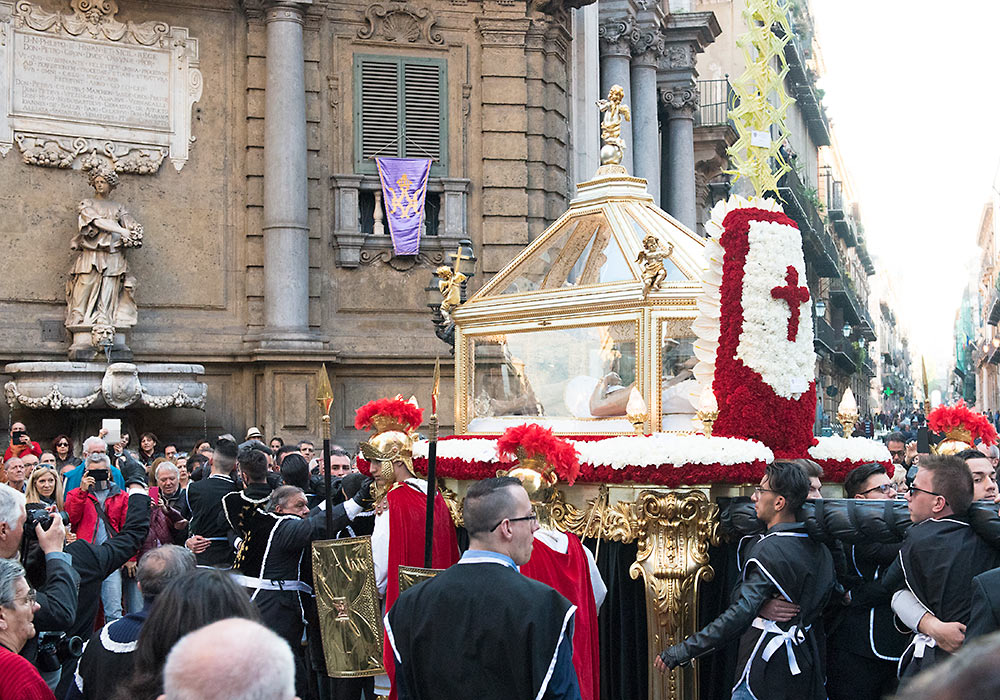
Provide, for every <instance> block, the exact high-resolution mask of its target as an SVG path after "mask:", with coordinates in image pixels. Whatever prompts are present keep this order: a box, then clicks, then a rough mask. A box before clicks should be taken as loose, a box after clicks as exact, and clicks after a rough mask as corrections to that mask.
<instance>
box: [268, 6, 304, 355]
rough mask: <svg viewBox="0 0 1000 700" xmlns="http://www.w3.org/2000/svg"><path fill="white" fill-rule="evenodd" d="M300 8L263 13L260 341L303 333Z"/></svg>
mask: <svg viewBox="0 0 1000 700" xmlns="http://www.w3.org/2000/svg"><path fill="white" fill-rule="evenodd" d="M303 13H304V7H303V4H301V3H291V2H278V3H274V4H269V5H267V6H266V14H265V23H266V26H267V30H266V31H267V57H266V67H267V68H266V69H267V78H266V87H265V90H266V92H265V105H264V224H263V234H264V340H265V342H266V341H268V340H271V341H279V342H282V341H284V343H283V344H287V341H297V340H298V341H301V340H306V339H307V338H306V337H305V336H307V335H308V333H309V219H308V204H307V201H308V200H307V188H306V184H307V179H306V88H305V64H304V49H303V38H302V28H303Z"/></svg>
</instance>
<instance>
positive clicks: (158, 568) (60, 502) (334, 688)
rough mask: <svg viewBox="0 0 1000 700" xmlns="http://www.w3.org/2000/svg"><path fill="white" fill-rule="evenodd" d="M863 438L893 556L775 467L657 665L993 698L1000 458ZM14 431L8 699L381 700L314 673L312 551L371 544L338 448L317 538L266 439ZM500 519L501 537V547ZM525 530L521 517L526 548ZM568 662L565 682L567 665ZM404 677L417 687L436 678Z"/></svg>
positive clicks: (509, 545)
mask: <svg viewBox="0 0 1000 700" xmlns="http://www.w3.org/2000/svg"><path fill="white" fill-rule="evenodd" d="M875 420H876V421H877V422H878V425H879V426H880V428H882V429H884V430H885V435H884V438H883V439H884V440H885V441H886V444H887V446H888V448H889V451H890V454H891V458H892V462H893V467H894V468H893V469H890V470H887V469H886V468H885V466H883V465H879V464H874V463H873V464H870V465H865V466H862V467H858V468H857V469H855V470H854V471H853V472H851V473H850V474H849V475H848V476H847V478H846V481H845V483H844V492H845V495H846V497H847V498H848V499H857V500H882V501H886V500H892V499H905V503H906V508H907V512H908V517H909V521H910V522H911V523H912V525H911V526H910V527H909V529H908V530H907V532H906V537H905V539H903V540H902V541H901V542H897V543H895V544H889V543H876V542H870V543H865V544H856V543H855V544H848V543H846V541H845V542H841V541H839V540H837V539H836V537H834V536H831V537H830V538H828V539H827V540H824V541H822V542H820V541H819V540H816V539H815V538H814V537H813V536H811V535H808V534H807V533H806V530H805V529H804V526H803V523H802V518H803V511H802V508H803V506H804V505H805V504H806V501H807V499H810V500H812V499H816V498H822V496H823V494H822V492H821V491H820V488H821V480H822V471H821V470H819V468H818V465H816V464H815V463H806V462H808V460H799V462H800V463H793V462H776V463H775V464H774V465H771V466H769V467H768V470H767V473H766V475H765V476H764V478H763V479H762V480H761V483H760V484H759V485H758V486H757V488H756V491H755V494H754V496H753V499H752V501H753V504H754V509H755V514H756V516H757V518H758V520H759V522H760V524H761V529H760V531H759V532H758V533H756V534H754V535H748V536H746V537H744V538H743V539H742V540H740V541H739V543H738V544H737V545H736V551H737V561H738V562H739V566H741V567H742V568H741V576H740V580H741V584H740V585H739V586H738V587H737V588H736V589H735V590H734V600H735V601H736V602H734V603H733V607H732V608H730V609H729V610H726V612H725V613H723V615H722V616H721V617H719V618H718V619H717V620H715V621H714V622H712V623H711V624H710V625H708V627H706V628H705V630H703V631H702V632H700V633H698V634H697V635H695V636H693V637H691V638H689V639H688V640H684V641H683V642H682V643H680V644H677V645H674V646H672V647H669V648H668V649H666V650H664V652H663V653H662V654H661V655H660V657H658V658H657V660H656V665H657V667H658V668H660V669H661V670H666V669H667V668H668V667H669V668H672V667H675V666H677V665H680V664H685V663H687V662H688V661H690V659H692V658H694V657H697V656H701V655H703V654H707V653H709V652H712V651H716V650H719V649H723V648H725V645H726V644H728V643H729V642H731V641H734V640H736V639H741V645H740V652H739V654H740V659H741V662H740V664H739V666H740V668H741V669H744V673H743V675H742V676H741V677H740V678H739V679H736V681H737V682H736V688H735V689H734V695H733V697H737V698H739V697H759V698H785V697H787V698H793V697H794V698H797V699H798V698H813V697H815V698H817V700H819V699H820V698H826V697H829V698H830V699H831V700H840V699H844V700H865V699H868V698H870V699H871V700H877V699H878V698H882V697H889V696H891V695H892V694H893V693H896V692H898V696H897V697H899V698H905V700H917V699H918V698H922V699H923V698H927V699H929V698H933V699H935V700H936V699H941V700H943V699H945V698H958V697H963V698H967V697H973V696H974V694H975V693H987V694H988V689H994V690H995V689H996V686H997V684H998V683H1000V674H998V673H997V672H996V671H995V664H992V665H982V666H980V667H979V668H970V666H971V663H970V662H967V661H966V659H983V658H986V657H984V654H986V653H987V652H986V651H985V650H986V649H991V650H993V652H994V653H995V652H996V651H997V650H998V649H1000V638H998V636H997V632H996V631H997V629H998V628H1000V534H997V533H1000V519H998V518H997V505H996V504H997V503H998V502H1000V494H998V489H997V481H996V479H997V477H996V469H997V466H998V463H1000V453H998V451H997V450H996V448H995V447H992V448H991V447H989V446H986V445H978V446H976V448H975V449H970V450H966V451H965V452H963V453H960V454H959V455H957V456H953V457H938V456H931V455H930V454H926V453H921V452H919V451H918V449H917V448H918V445H917V437H918V432H919V430H920V428H922V427H923V426H924V425H925V424H926V418H925V416H924V415H923V414H922V412H921V411H919V410H914V411H913V412H910V413H907V414H901V415H891V416H886V419H885V420H883V417H882V414H879V415H878V416H877V417H876V418H875ZM27 428H28V426H25V425H24V424H23V423H14V424H13V425H12V426H11V429H10V445H9V446H8V447H7V451H6V455H5V460H4V463H3V468H2V469H0V483H2V484H3V485H0V700H10V699H18V700H20V699H21V698H27V699H34V698H44V699H46V700H48V699H50V698H53V697H59V698H72V699H74V700H76V699H79V698H112V699H115V700H155V699H156V698H159V697H160V696H161V695H165V696H166V697H167V698H168V699H170V700H173V699H174V698H178V699H180V698H195V697H202V698H203V697H213V698H232V699H234V700H235V699H236V698H250V697H255V698H256V697H267V698H275V699H276V700H291V698H293V697H296V696H297V697H300V698H303V700H310V699H312V698H324V699H326V698H337V699H340V698H352V699H360V698H362V697H363V698H366V699H368V698H372V697H373V696H372V689H371V688H372V686H371V685H370V683H368V682H364V681H357V680H353V681H352V680H344V681H340V680H334V679H331V678H329V677H328V676H327V674H326V666H325V660H324V657H323V652H322V644H321V641H320V639H319V634H318V624H317V623H318V618H317V610H316V605H315V599H314V598H313V597H312V596H311V595H310V593H311V590H312V589H311V587H310V586H311V584H312V578H311V567H310V566H309V564H308V561H309V557H308V555H306V556H303V554H304V553H306V552H308V549H309V545H310V543H311V542H312V541H313V540H315V539H321V538H325V537H327V536H331V537H338V536H355V535H365V534H369V535H370V534H372V532H373V529H374V527H375V526H374V515H375V513H374V510H373V503H372V495H371V491H372V482H371V480H370V479H369V478H368V477H365V476H363V475H362V474H361V473H359V472H358V471H357V469H356V468H355V467H354V466H352V458H351V456H350V454H349V453H348V452H347V451H345V450H343V449H342V448H339V447H336V446H334V448H333V449H332V458H331V476H332V479H333V481H332V488H333V491H332V492H331V493H333V494H335V496H334V497H333V498H332V503H333V504H335V505H334V515H333V521H334V523H335V525H334V528H335V532H333V533H328V532H327V531H326V527H325V512H324V511H323V507H324V506H325V502H324V501H325V491H324V490H323V481H324V480H323V472H322V459H321V455H320V454H319V453H318V452H317V450H316V447H315V444H314V443H313V442H311V441H300V442H298V443H295V444H285V442H284V441H283V440H282V439H281V438H280V437H278V436H275V437H273V438H271V439H270V440H268V441H267V442H265V439H266V438H265V436H264V435H262V434H261V432H260V431H259V430H258V429H257V428H250V429H249V430H248V431H246V433H245V434H244V436H243V439H242V440H238V439H237V438H235V436H233V435H222V436H219V437H218V438H216V439H215V440H214V441H211V442H209V441H207V440H198V441H192V442H191V444H188V445H183V444H182V445H177V444H161V443H160V441H159V440H158V439H157V437H156V436H155V435H153V434H152V433H143V434H142V435H140V436H139V440H138V448H137V449H131V448H130V447H129V445H128V438H127V437H124V438H123V439H122V440H121V441H120V442H118V443H116V444H111V445H109V444H107V443H106V441H105V437H106V436H105V435H103V434H101V435H95V436H91V437H88V438H87V439H85V440H84V441H83V442H82V444H81V445H79V446H78V447H77V446H75V445H74V444H73V442H72V441H71V440H70V439H69V438H68V437H67V436H65V435H59V436H57V437H56V438H55V439H53V440H51V441H50V442H48V443H47V444H45V446H44V447H45V448H44V449H43V446H42V444H41V443H39V442H38V441H36V440H34V439H33V438H32V436H31V435H30V433H29V431H28V429H27ZM490 488H492V489H494V490H496V489H498V488H499V489H500V490H501V491H503V489H510V488H514V487H512V486H510V485H509V484H506V483H499V484H498V485H493V486H490ZM824 488H828V487H824ZM517 489H520V487H519V486H517V487H516V489H515V490H517ZM481 490H482V489H481ZM483 491H484V497H486V496H488V495H489V493H490V491H489V490H488V489H486V490H483ZM470 493H471V492H470ZM518 494H520V491H518ZM838 495H839V493H838ZM490 497H492V496H490ZM521 501H524V502H525V503H527V501H526V500H525V499H524V498H522V497H521V496H517V500H516V502H515V503H516V507H517V508H518V509H519V510H525V509H526V508H528V506H524V505H522V504H521ZM498 503H499V504H500V505H498V506H491V508H495V509H498V510H496V512H495V513H494V512H493V511H492V510H490V511H488V512H484V515H483V518H482V520H483V532H482V533H478V534H477V535H476V537H478V538H479V539H478V540H475V542H474V544H475V543H476V542H478V543H479V545H478V546H479V547H481V548H483V550H484V551H487V552H488V551H494V552H500V553H502V554H504V555H505V557H507V555H509V557H507V558H509V559H511V561H513V562H514V563H515V564H518V565H520V564H522V563H523V562H526V561H527V560H528V558H530V554H529V553H530V547H529V546H528V542H529V541H530V539H531V535H532V534H533V533H534V532H535V531H536V530H537V524H536V523H535V520H534V518H535V515H534V511H533V510H532V514H531V515H528V516H522V515H520V514H517V517H513V516H512V514H511V513H507V512H506V511H505V510H504V509H505V508H509V507H508V506H506V505H503V504H504V503H507V501H503V500H501V501H498ZM899 507H900V508H902V507H903V505H902V504H899ZM984 512H985V513H986V514H987V515H986V516H983V515H982V514H983V513H984ZM976 513H979V515H978V516H977V515H976ZM984 517H986V522H988V523H993V525H992V526H987V527H986V529H985V530H984V529H983V526H980V525H975V522H974V521H976V520H977V518H978V521H980V522H982V521H983V518H984ZM496 520H500V523H501V525H503V527H501V528H500V529H499V530H496V529H495V528H494V530H490V529H489V528H490V527H494V525H495V521H496ZM521 520H529V521H530V522H529V523H528V524H529V525H530V527H527V528H526V529H525V530H524V531H523V532H522V531H521V530H520V529H519V528H516V527H515V522H514V521H521ZM989 527H993V530H990V529H989ZM477 532H478V531H477ZM991 532H992V533H993V534H992V535H991V534H990V533H991ZM504 533H507V534H504ZM772 534H783V535H794V536H793V537H789V536H786V537H776V538H771V537H770V535H772ZM490 538H493V539H497V543H493V539H490ZM504 538H506V539H504ZM519 538H520V539H519ZM803 538H804V539H803ZM473 539H475V538H473ZM483 543H486V544H483ZM536 546H537V545H536ZM490 547H493V548H494V549H492V550H490V549H489V548H490ZM526 547H527V549H525V548H526ZM790 548H791V549H790ZM792 550H794V551H792ZM477 556H479V557H480V558H482V557H483V556H485V555H484V554H482V553H478V554H477ZM255 557H256V558H255ZM465 558H466V559H468V553H467V554H466V557H465ZM473 559H474V557H473ZM505 561H506V559H505ZM463 570H464V569H463ZM469 571H471V570H469ZM442 581H443V582H445V581H446V579H442ZM512 581H513V579H512ZM442 585H443V583H442ZM510 585H514V584H513V583H511V584H510ZM518 585H520V584H518ZM428 590H430V589H428ZM556 595H557V598H558V594H556ZM406 600H409V598H407V599H406ZM560 600H561V598H560ZM473 605H474V603H473ZM567 605H568V604H567ZM403 617H404V614H403V613H402V612H400V613H399V614H398V615H397V616H396V618H395V619H401V618H403ZM393 624H396V623H395V622H394V623H393ZM557 627H558V625H557ZM900 630H904V631H900ZM508 632H509V630H508ZM401 639H402V638H401ZM774 639H778V640H779V641H778V643H777V644H773V643H770V642H771V641H773V640H774ZM974 639H977V640H978V642H976V643H974V642H973V641H972V640H974ZM748 640H749V642H748ZM403 643H404V642H402V641H400V642H399V644H400V645H402V644H403ZM405 643H407V644H416V645H417V646H415V647H412V648H413V649H419V648H420V646H419V645H420V644H421V643H423V642H419V641H418V640H417V639H416V638H414V639H412V640H407V642H405ZM436 643H441V642H440V641H438V642H436ZM568 644H570V645H571V644H572V643H571V642H568ZM402 649H403V647H402V646H399V649H398V650H397V654H402V655H403V656H404V657H405V651H402ZM560 649H561V651H560V657H559V658H560V659H562V663H560V664H559V665H558V668H562V669H565V668H567V666H566V664H568V663H569V660H568V659H569V656H567V654H568V653H569V652H568V649H571V646H569V647H565V648H563V647H560ZM241 650H242V651H241ZM400 668H403V667H400ZM405 670H406V674H407V675H406V676H405V680H406V682H407V683H409V684H411V685H412V687H419V686H421V685H422V684H423V683H424V682H425V679H422V678H421V677H420V675H419V673H418V672H415V671H414V669H413V667H411V666H407V667H405ZM970 674H971V675H970ZM557 675H558V674H557ZM899 677H901V678H902V679H903V681H904V683H903V684H902V686H901V689H899V690H898V691H897V687H898V686H899V683H900V681H899V680H898V678H899ZM911 679H913V682H905V681H910V680H911ZM991 684H993V685H991ZM433 686H434V684H433V682H431V683H430V687H433ZM557 686H558V687H559V688H561V690H559V693H560V694H558V695H553V694H552V693H555V692H556V690H555V688H556V687H557ZM957 688H961V689H962V692H961V693H959V694H956V693H955V692H954V691H955V689H957ZM406 692H408V693H409V692H411V691H410V690H407V691H406ZM740 693H742V695H741V694H740ZM419 696H420V695H419V693H414V694H413V695H406V696H405V697H419ZM400 697H404V696H402V695H401V696H400ZM544 697H545V698H552V697H559V698H578V697H580V694H579V688H578V687H577V683H575V682H572V678H570V679H569V680H567V681H566V682H565V683H560V684H554V685H553V686H552V689H550V691H547V694H546V695H544Z"/></svg>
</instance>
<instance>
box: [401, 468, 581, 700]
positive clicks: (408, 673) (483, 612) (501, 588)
mask: <svg viewBox="0 0 1000 700" xmlns="http://www.w3.org/2000/svg"><path fill="white" fill-rule="evenodd" d="M463 512H464V515H465V529H466V530H467V531H468V533H469V549H468V550H467V551H466V552H465V554H463V555H462V558H461V559H460V560H459V562H458V564H456V565H454V566H452V567H450V568H448V569H446V570H445V571H443V572H441V573H440V574H438V575H437V576H435V577H434V578H433V579H430V580H429V581H425V582H423V583H420V584H418V585H416V586H413V587H412V588H409V589H407V590H406V591H404V592H403V593H402V594H401V595H400V596H399V598H398V599H397V600H396V604H395V605H394V606H393V607H392V609H391V610H390V611H389V613H388V614H387V615H386V617H385V629H386V633H387V637H388V640H389V643H390V645H391V650H392V657H391V658H393V660H394V661H395V666H396V682H395V688H396V690H397V691H398V694H399V698H400V700H431V699H433V700H458V699H459V698H461V699H462V700H464V699H465V698H477V700H510V698H541V699H542V700H579V699H580V688H579V685H578V682H577V677H576V671H575V670H574V668H573V620H574V615H575V613H576V606H574V605H572V604H571V603H570V602H569V601H568V600H566V599H565V598H564V597H563V596H562V595H560V594H559V593H557V592H556V591H555V590H553V589H552V588H550V587H549V586H546V585H545V584H544V583H540V582H538V581H534V580H532V579H530V578H528V577H527V576H524V575H522V574H521V573H520V572H519V571H518V567H519V566H521V565H523V564H525V563H527V561H528V560H529V559H530V558H531V551H532V548H533V546H534V541H535V540H534V533H535V530H537V529H538V523H537V521H536V516H535V513H534V510H533V509H532V507H531V501H530V500H529V498H528V493H527V491H525V490H524V487H523V486H521V482H520V481H519V480H518V479H516V478H514V477H510V476H503V477H495V478H492V479H484V480H483V481H480V482H477V483H475V484H473V485H472V486H471V487H470V488H469V491H468V493H467V494H466V496H465V505H464V510H463Z"/></svg>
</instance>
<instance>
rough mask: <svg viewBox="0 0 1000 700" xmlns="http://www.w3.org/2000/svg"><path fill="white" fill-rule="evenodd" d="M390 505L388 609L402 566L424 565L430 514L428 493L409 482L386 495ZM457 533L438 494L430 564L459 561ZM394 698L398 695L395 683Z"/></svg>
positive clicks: (389, 664)
mask: <svg viewBox="0 0 1000 700" xmlns="http://www.w3.org/2000/svg"><path fill="white" fill-rule="evenodd" d="M386 501H387V503H388V505H389V569H388V580H387V581H386V588H385V611H386V613H388V612H389V609H390V608H391V607H392V604H393V603H395V602H396V598H398V597H399V567H400V566H423V565H424V528H425V522H424V521H425V519H426V517H427V495H426V494H424V493H423V492H422V491H420V490H419V489H417V488H415V487H413V486H410V485H409V484H406V483H404V484H401V485H400V486H398V487H396V488H394V489H393V490H392V491H390V492H389V494H388V495H387V496H386ZM458 556H459V555H458V535H457V534H456V532H455V525H454V524H453V523H452V521H451V513H450V512H449V511H448V506H447V505H445V502H444V499H443V498H441V494H440V493H438V494H436V495H435V497H434V544H433V549H432V552H431V567H432V568H434V569H447V568H448V567H449V566H451V565H452V564H454V563H456V562H457V561H458ZM382 659H383V663H384V664H385V671H386V673H387V674H388V676H389V680H390V682H393V681H394V678H395V675H396V673H395V671H396V666H395V659H393V655H392V647H391V646H389V640H388V638H386V639H385V640H384V648H383V654H382ZM389 697H391V698H395V697H396V687H395V683H394V682H393V687H392V693H391V694H390V696H389Z"/></svg>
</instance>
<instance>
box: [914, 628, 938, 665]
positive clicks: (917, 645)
mask: <svg viewBox="0 0 1000 700" xmlns="http://www.w3.org/2000/svg"><path fill="white" fill-rule="evenodd" d="M910 644H912V645H913V658H915V659H922V658H924V652H925V651H927V649H932V648H934V647H936V646H937V642H935V641H934V637H931V636H930V635H927V634H924V633H922V632H917V633H916V634H915V635H914V636H913V641H912V642H910Z"/></svg>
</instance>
